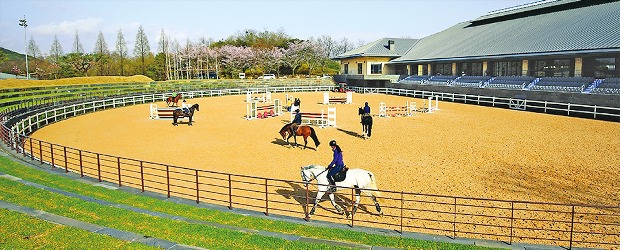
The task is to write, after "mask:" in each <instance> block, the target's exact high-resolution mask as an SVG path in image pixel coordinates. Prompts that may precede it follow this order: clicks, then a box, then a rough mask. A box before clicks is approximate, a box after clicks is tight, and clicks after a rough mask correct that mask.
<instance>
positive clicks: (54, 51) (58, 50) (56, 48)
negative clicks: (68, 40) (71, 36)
mask: <svg viewBox="0 0 620 250" xmlns="http://www.w3.org/2000/svg"><path fill="white" fill-rule="evenodd" d="M62 54H64V52H63V51H62V46H61V45H60V42H59V41H58V36H56V35H54V42H52V48H50V55H49V58H50V61H52V62H53V63H56V64H58V62H59V61H60V57H61V56H62Z"/></svg>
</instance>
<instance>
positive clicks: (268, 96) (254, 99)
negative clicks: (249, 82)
mask: <svg viewBox="0 0 620 250" xmlns="http://www.w3.org/2000/svg"><path fill="white" fill-rule="evenodd" d="M245 101H246V102H271V92H265V93H263V94H262V95H261V96H252V93H250V91H248V92H247V93H246V94H245Z"/></svg>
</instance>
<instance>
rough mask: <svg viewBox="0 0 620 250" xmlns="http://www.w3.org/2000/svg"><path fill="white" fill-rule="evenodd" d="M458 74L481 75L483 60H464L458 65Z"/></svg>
mask: <svg viewBox="0 0 620 250" xmlns="http://www.w3.org/2000/svg"><path fill="white" fill-rule="evenodd" d="M457 66H458V71H457V72H458V73H459V74H458V75H468V76H481V75H482V63H481V62H464V63H459V64H458V65H457Z"/></svg>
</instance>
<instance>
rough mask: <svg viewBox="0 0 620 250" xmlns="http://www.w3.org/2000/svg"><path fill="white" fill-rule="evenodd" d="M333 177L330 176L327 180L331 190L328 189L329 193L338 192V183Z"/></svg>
mask: <svg viewBox="0 0 620 250" xmlns="http://www.w3.org/2000/svg"><path fill="white" fill-rule="evenodd" d="M333 178H334V177H333V176H330V177H329V178H327V180H328V181H329V188H328V189H327V190H328V191H329V192H332V193H333V192H336V182H335V181H334V179H333Z"/></svg>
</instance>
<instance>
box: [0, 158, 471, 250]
mask: <svg viewBox="0 0 620 250" xmlns="http://www.w3.org/2000/svg"><path fill="white" fill-rule="evenodd" d="M44 167H47V166H46V165H45V166H44ZM0 172H3V173H6V174H10V175H13V176H16V177H19V178H22V179H24V180H29V181H32V182H35V183H39V184H42V185H45V186H49V187H53V188H57V189H61V190H65V191H68V192H71V193H75V194H80V195H84V196H89V197H93V198H96V199H99V200H104V201H108V202H112V203H117V204H124V205H128V206H133V207H137V208H141V209H146V210H149V211H155V212H162V213H166V214H170V215H176V216H181V217H185V218H189V219H195V220H200V221H208V222H215V223H219V224H225V225H231V226H236V227H242V228H248V229H257V230H265V231H271V232H278V233H284V234H294V235H299V236H306V237H311V238H319V239H328V240H337V241H346V242H352V243H358V244H366V245H373V246H383V247H393V248H408V249H482V248H480V247H476V246H470V245H457V244H448V243H440V242H430V241H422V240H416V239H409V238H400V237H390V236H382V235H374V234H366V233H361V232H356V231H352V230H342V229H334V228H322V227H314V226H307V225H301V224H295V223H288V222H283V221H278V220H270V219H266V218H257V217H248V216H242V215H238V214H235V213H226V212H221V211H217V210H211V209H205V208H199V207H195V206H190V205H184V204H176V203H172V202H167V201H163V200H159V199H156V198H150V197H146V196H141V195H134V194H130V193H127V192H124V191H120V190H108V189H105V188H101V187H97V186H93V185H89V184H86V183H82V182H78V181H74V180H71V179H69V178H67V177H64V176H62V175H56V174H50V173H47V172H44V171H40V170H36V169H33V168H31V167H26V166H23V165H21V164H19V163H17V162H14V161H12V160H11V159H9V158H7V157H1V156H0ZM0 199H1V200H4V201H7V202H12V203H16V204H18V205H22V206H27V207H31V208H34V209H39V210H44V211H46V212H50V213H54V214H58V215H61V216H66V217H70V218H73V219H77V220H82V221H86V222H89V223H93V224H97V225H101V226H106V227H112V228H116V229H119V230H124V231H131V232H134V233H138V234H143V235H149V236H152V237H157V238H161V239H165V240H170V241H174V242H178V243H180V244H186V245H195V246H201V247H207V248H211V249H218V248H223V249H224V248H228V249H229V248H233V247H234V248H244V249H247V248H287V249H290V248H296V249H297V248H303V249H316V248H335V247H334V246H326V245H314V244H308V243H302V242H290V241H285V240H282V239H279V238H271V237H265V236H260V235H255V234H248V233H241V232H238V231H233V230H227V229H221V228H214V227H210V226H206V225H202V224H192V223H188V222H184V221H179V220H172V219H167V218H160V217H153V216H150V215H145V214H141V213H137V212H132V211H128V210H124V209H121V208H115V207H108V206H102V205H98V204H95V203H91V202H86V201H83V200H80V199H77V198H72V197H67V196H63V195H60V194H56V193H52V192H49V191H45V190H41V189H38V188H34V187H29V186H25V185H23V184H20V183H18V182H15V181H11V180H8V179H4V178H0ZM2 224H4V221H2Z"/></svg>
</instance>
